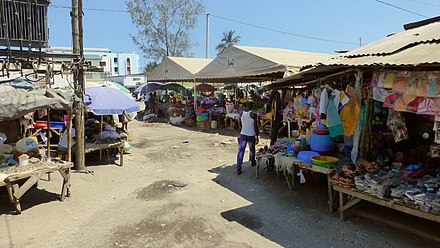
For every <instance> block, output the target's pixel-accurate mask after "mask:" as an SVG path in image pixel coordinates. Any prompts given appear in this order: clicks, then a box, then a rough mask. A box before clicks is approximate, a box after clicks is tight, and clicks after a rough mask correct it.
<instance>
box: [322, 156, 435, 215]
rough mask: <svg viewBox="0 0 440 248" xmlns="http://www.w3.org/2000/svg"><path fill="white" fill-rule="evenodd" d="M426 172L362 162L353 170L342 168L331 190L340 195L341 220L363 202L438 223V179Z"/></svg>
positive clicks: (332, 181) (426, 170)
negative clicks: (381, 166)
mask: <svg viewBox="0 0 440 248" xmlns="http://www.w3.org/2000/svg"><path fill="white" fill-rule="evenodd" d="M429 171H430V169H423V168H422V167H420V165H410V166H407V167H406V168H405V169H404V168H400V167H393V168H390V167H383V168H380V166H379V165H378V164H377V163H376V162H368V161H367V160H365V159H360V160H359V161H358V163H357V165H356V167H353V166H349V165H346V166H344V167H342V168H341V170H339V171H338V172H337V173H336V174H335V175H334V176H333V177H332V178H331V183H332V184H333V188H334V190H335V191H337V192H339V214H340V218H341V219H342V220H344V213H345V211H347V210H348V209H350V208H351V207H353V206H354V205H356V204H357V203H359V202H361V201H362V200H364V201H369V202H372V203H375V204H378V205H381V206H384V207H388V208H391V209H395V210H398V211H401V212H404V213H407V214H411V215H414V216H418V217H421V218H425V219H428V220H432V221H436V222H440V190H439V188H440V177H438V176H437V172H436V171H431V173H430V172H429ZM433 173H434V174H433ZM347 196H351V198H350V199H348V198H347Z"/></svg>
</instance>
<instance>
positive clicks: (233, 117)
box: [225, 112, 240, 130]
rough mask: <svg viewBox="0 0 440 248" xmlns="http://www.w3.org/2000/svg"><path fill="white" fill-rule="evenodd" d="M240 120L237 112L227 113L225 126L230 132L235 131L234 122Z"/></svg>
mask: <svg viewBox="0 0 440 248" xmlns="http://www.w3.org/2000/svg"><path fill="white" fill-rule="evenodd" d="M239 119H240V114H239V113H238V112H232V113H227V114H226V115H225V125H226V126H227V128H228V129H230V130H235V122H236V121H238V120H239Z"/></svg>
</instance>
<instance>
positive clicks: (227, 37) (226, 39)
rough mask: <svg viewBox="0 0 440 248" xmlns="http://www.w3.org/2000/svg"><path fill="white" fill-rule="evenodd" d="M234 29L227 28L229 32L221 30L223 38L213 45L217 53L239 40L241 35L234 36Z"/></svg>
mask: <svg viewBox="0 0 440 248" xmlns="http://www.w3.org/2000/svg"><path fill="white" fill-rule="evenodd" d="M234 35H235V31H233V30H229V32H223V38H222V40H221V41H220V43H219V44H218V45H217V46H216V47H215V49H216V50H217V54H220V53H222V52H223V51H224V50H226V49H227V48H229V47H231V46H233V45H235V44H237V43H238V42H240V39H241V37H240V36H239V35H237V36H234Z"/></svg>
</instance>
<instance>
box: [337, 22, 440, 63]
mask: <svg viewBox="0 0 440 248" xmlns="http://www.w3.org/2000/svg"><path fill="white" fill-rule="evenodd" d="M435 41H440V22H435V23H431V24H427V25H425V26H421V27H418V28H414V29H410V30H407V31H404V32H401V33H397V34H394V35H391V36H389V37H387V38H385V39H382V40H379V41H376V42H373V43H371V44H368V45H365V46H363V47H360V48H358V49H354V50H352V51H350V52H348V53H345V54H343V55H342V57H360V56H367V55H385V54H391V53H394V52H397V51H399V50H400V49H403V48H405V47H408V46H411V45H414V44H419V43H429V42H435Z"/></svg>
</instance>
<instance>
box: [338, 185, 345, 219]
mask: <svg viewBox="0 0 440 248" xmlns="http://www.w3.org/2000/svg"><path fill="white" fill-rule="evenodd" d="M344 204H345V194H344V193H343V192H341V191H339V218H340V219H341V220H342V221H344V220H345V217H344V210H343V208H344Z"/></svg>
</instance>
